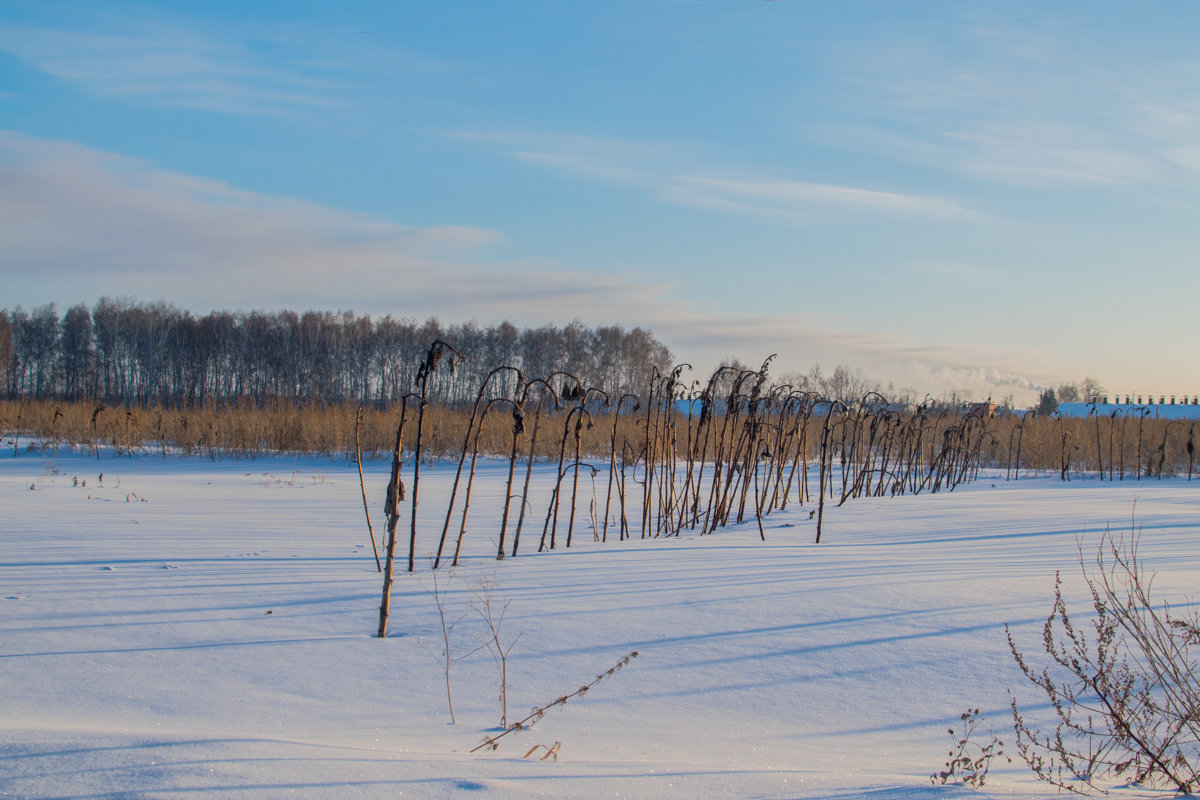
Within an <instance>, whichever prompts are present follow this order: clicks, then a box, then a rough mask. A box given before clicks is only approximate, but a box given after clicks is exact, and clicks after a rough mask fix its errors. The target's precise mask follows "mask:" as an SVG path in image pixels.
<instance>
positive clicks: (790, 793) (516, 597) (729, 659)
mask: <svg viewBox="0 0 1200 800" xmlns="http://www.w3.org/2000/svg"><path fill="white" fill-rule="evenodd" d="M366 466H367V472H368V491H369V497H370V498H371V511H372V519H373V522H374V524H375V530H376V536H377V537H380V536H381V535H382V529H383V520H382V514H381V512H380V505H381V503H380V502H378V500H379V499H380V498H382V497H383V493H384V487H385V484H386V481H387V474H386V473H387V466H386V464H383V463H374V464H368V465H366ZM101 472H103V482H101V481H100V479H99V474H100V473H101ZM452 475H453V467H452V466H446V465H439V466H437V467H435V468H434V469H433V470H432V471H426V472H424V473H423V474H422V486H421V501H422V502H421V506H420V507H421V508H422V510H423V512H424V513H423V516H422V526H421V530H420V535H419V540H418V552H419V553H422V554H425V553H429V552H431V551H432V550H433V549H434V547H435V546H436V538H437V535H438V534H439V533H440V531H441V527H442V520H443V519H444V515H445V505H444V503H445V500H444V497H445V491H446V489H447V487H448V484H449V480H450V478H451V477H452ZM545 477H546V476H545V470H542V471H541V474H540V479H541V480H542V481H543V483H544V482H545ZM76 479H77V480H78V481H79V482H80V485H75V481H76ZM503 479H504V468H503V466H502V465H500V464H499V463H496V462H489V463H487V464H484V465H482V466H481V469H480V477H479V478H478V482H477V486H476V488H475V494H474V497H473V499H472V510H471V516H470V524H469V526H468V533H467V538H466V544H465V550H466V552H467V557H466V558H465V559H464V563H463V564H462V565H461V566H460V567H459V568H458V569H457V570H455V571H454V573H455V574H456V575H457V576H459V577H457V578H452V577H451V573H450V572H447V571H442V572H440V573H439V576H440V577H439V581H440V583H441V585H442V586H443V587H448V588H449V594H448V597H447V602H448V605H449V614H450V616H451V617H457V616H459V615H461V614H463V613H466V612H468V611H469V608H468V597H469V593H468V591H467V586H466V584H467V583H473V584H478V582H479V581H480V580H481V579H483V578H487V577H489V576H492V575H493V574H494V576H495V580H496V582H497V583H498V584H499V585H500V587H501V588H500V589H498V590H497V595H496V597H497V599H498V600H503V601H505V602H507V603H509V606H508V609H507V617H506V619H505V621H504V623H503V626H504V627H503V628H502V631H503V632H504V633H505V634H506V635H507V636H515V635H516V634H518V633H519V634H521V636H520V638H519V640H517V642H516V644H515V645H514V646H513V648H512V656H511V661H510V663H509V698H510V714H511V716H512V717H513V718H517V717H520V716H523V715H524V714H525V713H527V709H529V708H531V707H533V706H535V705H542V704H545V703H547V702H549V701H551V700H553V699H554V698H556V697H558V696H560V695H562V694H566V693H568V692H571V691H574V690H575V689H576V688H578V687H579V686H581V685H583V684H584V683H586V682H588V681H589V680H591V679H592V678H594V677H595V676H596V675H598V674H599V673H601V672H603V671H605V670H607V669H608V668H609V667H611V666H613V665H614V664H616V663H617V661H618V660H619V659H621V658H622V657H623V656H624V655H625V654H627V653H629V652H630V651H633V650H636V651H637V652H638V654H639V655H638V657H637V658H636V659H635V660H633V661H632V663H630V664H629V665H628V666H627V667H626V668H624V669H623V670H621V671H619V672H617V673H616V674H615V675H613V676H612V677H609V678H606V679H605V680H603V681H601V682H600V683H599V684H598V685H597V686H596V687H595V688H593V689H592V690H591V691H590V692H589V693H588V694H587V696H586V697H583V698H579V699H575V700H572V701H571V702H569V703H568V704H567V705H566V706H564V707H561V708H555V709H552V710H550V711H549V712H548V713H547V715H546V717H545V719H543V720H542V721H541V722H540V723H538V724H537V726H536V727H534V728H533V729H532V730H528V731H522V732H520V733H515V734H512V735H510V736H507V737H505V738H504V739H502V740H501V741H500V746H499V749H498V750H496V751H494V752H481V753H476V754H472V753H471V752H470V751H471V749H472V748H474V747H475V746H476V745H477V744H479V742H480V741H481V739H482V738H483V737H484V736H485V735H488V734H492V735H494V734H495V733H497V732H498V728H497V727H496V726H497V725H498V723H499V708H498V703H497V699H496V696H497V691H496V671H495V666H494V664H493V663H492V661H491V660H490V658H489V657H488V655H487V654H486V652H477V653H475V654H474V655H471V656H470V657H469V658H466V659H465V660H463V661H462V662H460V663H458V664H457V665H456V666H455V667H454V671H453V673H452V680H453V690H454V701H455V710H456V713H457V719H458V722H457V724H450V721H449V716H448V714H447V709H446V699H445V694H444V685H443V681H442V673H441V665H440V663H439V661H438V660H437V659H436V658H435V657H433V656H431V655H430V653H429V652H427V650H426V648H425V647H423V646H422V645H423V644H424V645H426V646H427V647H428V649H429V650H432V651H433V652H434V653H437V652H438V648H439V646H440V642H439V639H438V636H439V630H440V629H439V623H438V615H437V611H436V608H435V606H434V603H433V599H432V595H431V594H430V592H429V591H428V588H427V587H430V586H431V578H432V574H431V572H430V571H429V568H428V565H427V564H426V563H424V562H423V561H422V563H421V564H419V569H418V571H417V572H416V573H415V574H412V575H410V574H407V573H404V572H401V571H398V574H397V580H396V584H395V590H394V594H393V606H392V619H391V623H390V631H391V637H390V638H388V639H383V640H381V639H376V638H374V636H373V634H374V632H375V630H376V626H377V620H378V606H379V598H380V585H381V581H380V576H379V574H378V573H377V572H376V568H375V562H374V559H373V558H372V556H371V545H370V540H369V538H368V535H367V529H366V525H365V522H364V519H363V512H362V501H361V497H360V494H359V485H358V476H357V472H356V469H355V467H354V465H353V464H350V463H347V462H344V461H339V462H333V461H328V460H320V459H314V458H292V457H272V458H267V459H258V460H253V461H219V462H213V461H210V460H208V459H201V458H188V457H182V456H178V457H169V458H168V459H166V460H165V461H164V460H161V459H158V458H155V457H152V456H143V457H135V458H124V457H117V456H114V455H112V454H104V455H103V457H102V458H101V459H99V460H97V459H95V458H86V457H83V456H81V455H78V454H59V455H58V456H57V457H54V456H52V455H50V454H43V453H41V452H24V451H23V452H21V453H20V454H19V455H17V456H13V455H12V451H11V449H10V450H8V451H7V452H5V453H4V454H3V455H0V508H3V517H2V519H3V522H2V523H0V698H2V704H3V711H2V712H0V796H4V797H38V798H51V797H72V798H80V797H86V798H126V797H128V798H177V797H198V796H203V797H221V798H250V797H253V798H275V797H328V798H358V797H367V798H370V797H381V798H382V797H387V798H395V797H422V798H424V797H433V798H439V797H471V798H474V797H490V798H505V797H539V796H545V797H579V798H592V797H595V798H599V797H664V798H693V797H733V798H861V797H866V798H878V799H880V800H882V799H883V798H906V799H909V800H912V799H914V798H916V799H922V800H923V799H924V798H948V797H953V798H959V797H994V798H1008V797H1053V796H1057V794H1056V792H1055V791H1054V790H1053V789H1052V787H1049V786H1045V785H1042V784H1039V783H1038V782H1036V781H1035V780H1034V779H1033V777H1032V776H1031V774H1030V773H1029V772H1028V770H1027V769H1026V768H1025V766H1024V765H1023V764H1021V763H1020V762H1019V760H1018V761H1016V762H1015V763H1012V764H1008V763H1006V762H1004V761H1002V760H1001V761H997V762H995V763H994V764H993V767H992V773H991V775H990V776H989V779H988V784H987V786H986V787H985V789H984V790H983V791H981V792H975V791H973V790H970V789H967V788H965V787H961V786H950V787H934V786H931V785H930V781H929V775H930V774H931V773H933V772H935V771H937V770H939V769H941V768H942V767H943V764H944V762H945V760H946V752H947V749H948V747H949V744H950V740H949V736H948V735H947V732H946V729H947V727H949V726H950V725H955V724H957V722H958V717H959V715H960V714H961V713H962V712H964V711H965V710H966V709H968V708H969V707H975V706H979V707H981V708H982V709H983V710H984V712H985V715H986V721H985V724H984V727H985V728H986V729H990V730H994V731H995V732H996V734H998V735H999V736H1000V738H1002V739H1004V740H1005V741H1009V742H1010V741H1011V739H1012V731H1011V725H1010V723H1009V717H1008V692H1009V690H1010V689H1012V690H1015V691H1016V692H1017V696H1018V698H1020V699H1021V700H1022V701H1023V703H1025V704H1027V705H1029V707H1030V708H1031V709H1032V711H1031V713H1033V714H1034V715H1035V716H1036V714H1037V713H1042V712H1044V711H1045V706H1044V703H1041V704H1039V703H1040V699H1039V698H1038V697H1037V696H1036V695H1035V694H1034V693H1033V689H1032V688H1030V687H1028V686H1027V685H1024V684H1023V683H1022V679H1021V677H1020V675H1019V673H1018V672H1017V670H1016V667H1015V665H1014V664H1013V661H1012V658H1011V657H1010V655H1009V653H1008V647H1007V644H1006V641H1005V637H1004V624H1005V623H1006V622H1007V623H1009V624H1010V625H1012V626H1013V627H1014V630H1015V632H1016V634H1017V636H1018V638H1019V640H1020V641H1021V642H1022V643H1023V644H1024V645H1025V646H1026V651H1027V652H1028V653H1030V654H1032V656H1033V657H1034V658H1035V660H1036V657H1037V655H1038V654H1039V653H1040V649H1039V642H1040V625H1041V623H1042V621H1043V620H1044V619H1045V617H1046V615H1047V613H1048V611H1049V607H1050V600H1051V592H1052V587H1053V580H1054V573H1055V570H1058V569H1061V570H1063V574H1064V577H1065V580H1066V588H1067V593H1068V597H1069V599H1070V600H1071V601H1073V603H1074V607H1075V608H1076V609H1077V610H1078V612H1079V613H1080V614H1082V613H1083V612H1084V611H1085V610H1086V608H1087V604H1086V602H1085V598H1086V595H1085V587H1084V586H1083V584H1082V581H1081V579H1080V577H1079V566H1078V553H1077V548H1078V547H1079V542H1080V540H1081V538H1082V547H1083V549H1084V551H1085V552H1088V551H1089V550H1092V551H1094V543H1095V542H1096V540H1097V539H1098V537H1099V534H1100V532H1101V531H1102V530H1103V528H1104V526H1105V524H1106V523H1109V522H1111V523H1113V526H1114V528H1118V529H1122V530H1127V529H1128V527H1129V520H1130V516H1131V513H1132V512H1133V510H1134V503H1135V500H1136V513H1137V517H1138V520H1139V522H1140V524H1141V525H1142V526H1143V528H1144V533H1143V538H1142V544H1141V554H1142V556H1143V558H1144V559H1145V561H1146V562H1147V564H1148V565H1149V566H1150V567H1152V568H1153V569H1156V570H1159V571H1160V574H1159V577H1158V579H1157V582H1156V584H1155V585H1156V587H1157V588H1158V590H1159V591H1160V592H1161V593H1162V596H1163V597H1164V598H1175V599H1179V598H1183V597H1186V596H1187V593H1188V592H1190V591H1192V590H1193V589H1194V586H1195V576H1196V574H1197V572H1196V570H1197V568H1198V567H1200V537H1198V536H1197V528H1198V526H1197V517H1198V514H1197V511H1198V510H1200V503H1198V500H1200V482H1197V483H1195V484H1189V483H1187V482H1186V481H1184V480H1182V479H1169V480H1162V481H1151V480H1142V481H1134V480H1125V481H1123V482H1122V481H1119V482H1116V483H1109V482H1101V481H1097V480H1075V481H1072V482H1070V483H1062V482H1060V481H1058V480H1057V479H1052V478H1049V477H1044V478H1037V477H1034V478H1028V479H1026V478H1022V479H1021V480H1020V481H1017V482H1005V481H1004V480H1003V475H1001V476H999V477H998V478H984V479H981V480H979V481H977V482H976V483H974V484H971V485H969V486H965V487H961V488H960V489H958V490H956V491H954V492H952V493H945V492H943V493H939V494H922V495H920V496H916V497H911V496H908V497H899V498H892V499H863V500H857V501H851V502H850V503H848V504H847V505H846V506H844V507H841V508H831V509H828V510H827V514H826V519H825V529H824V541H823V542H822V544H820V545H814V544H813V534H814V530H815V529H814V525H815V523H814V522H813V521H811V520H810V519H809V510H810V509H809V508H807V507H804V508H802V507H800V506H795V505H794V506H792V507H790V508H789V510H788V511H787V512H785V513H777V514H774V515H772V516H770V517H769V518H767V520H766V523H765V526H766V537H767V539H766V541H765V542H763V541H760V540H759V534H758V530H757V528H756V526H755V524H754V521H753V520H750V521H749V522H748V523H747V524H743V525H740V526H733V527H731V528H729V529H726V530H724V531H721V532H719V533H717V534H715V535H710V536H697V535H694V534H685V535H683V536H681V537H679V538H671V539H649V540H645V541H643V540H640V539H638V540H634V541H631V542H625V543H619V542H614V541H611V532H610V541H609V542H608V543H606V544H599V543H594V542H593V541H592V535H591V529H590V523H589V522H588V521H587V520H586V500H585V501H582V505H581V514H582V515H583V517H584V518H583V519H581V520H579V521H578V522H577V525H578V527H577V530H576V535H575V541H574V543H573V546H572V547H571V549H569V550H567V549H562V547H561V540H560V547H559V549H556V550H554V551H552V552H546V553H541V554H538V553H536V552H535V551H536V540H537V537H538V536H539V535H540V533H541V521H542V516H541V515H542V514H543V513H544V506H542V509H543V510H540V511H539V509H538V508H536V507H535V509H534V512H533V518H532V519H531V520H530V521H529V522H528V523H527V526H528V527H527V529H526V531H525V532H524V533H523V539H524V544H523V546H522V549H523V554H522V555H520V556H519V557H517V558H515V559H507V560H505V561H504V562H503V563H500V564H497V562H496V561H494V560H493V559H492V558H490V555H491V554H492V553H494V549H495V544H494V542H495V538H496V532H497V529H498V527H499V513H498V506H499V503H500V499H501V498H502V497H503V492H504V480H503ZM586 483H587V490H588V493H589V494H588V499H590V491H591V487H590V482H586ZM85 484H86V485H85ZM601 488H602V486H601ZM405 507H406V508H407V504H406V506H405ZM456 531H457V524H455V525H454V526H452V534H451V535H452V536H453V535H454V533H455V532H456ZM400 569H401V570H402V569H403V565H402V564H401V565H400ZM479 627H480V626H479V624H478V622H477V620H475V619H473V618H472V617H470V616H468V617H466V618H465V619H464V620H463V622H462V623H460V625H459V627H458V628H457V629H456V632H455V633H456V636H457V639H456V641H457V644H456V650H457V652H459V653H460V654H465V653H467V652H469V651H470V650H472V649H473V648H474V647H475V646H476V642H477V640H476V638H475V637H476V634H478V632H479ZM1038 663H1040V661H1039V662H1038ZM555 742H561V747H560V750H559V758H558V760H557V761H553V760H547V761H538V760H533V759H529V760H526V759H523V758H522V756H523V755H524V754H525V752H526V751H527V750H529V749H530V748H532V747H534V746H535V745H539V744H541V745H546V746H553V745H554V743H555ZM1008 749H1009V750H1010V751H1012V750H1013V748H1011V746H1010V747H1009V748H1008ZM1013 755H1014V756H1015V752H1014V753H1013ZM1115 796H1117V797H1145V796H1148V793H1146V792H1145V791H1141V790H1136V789H1131V788H1120V789H1118V790H1117V792H1116V793H1115Z"/></svg>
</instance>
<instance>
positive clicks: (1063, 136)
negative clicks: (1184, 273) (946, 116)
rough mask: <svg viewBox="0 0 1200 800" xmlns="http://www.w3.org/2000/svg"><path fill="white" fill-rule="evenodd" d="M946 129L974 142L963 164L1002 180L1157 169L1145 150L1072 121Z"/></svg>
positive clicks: (1122, 180) (1049, 183) (1028, 182)
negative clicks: (1112, 142)
mask: <svg viewBox="0 0 1200 800" xmlns="http://www.w3.org/2000/svg"><path fill="white" fill-rule="evenodd" d="M946 135H947V136H948V137H949V138H953V139H958V140H960V141H962V142H965V143H967V144H968V145H969V146H970V147H969V150H968V154H967V155H966V157H965V158H964V160H963V162H962V167H963V169H965V170H966V171H968V172H970V173H973V174H975V175H977V176H979V177H982V178H986V179H989V180H994V181H998V182H1003V183H1013V184H1018V185H1024V186H1042V187H1073V186H1080V185H1089V184H1091V185H1096V184H1111V185H1120V184H1131V183H1137V182H1141V181H1144V180H1147V179H1149V178H1150V177H1152V176H1154V174H1155V173H1156V172H1157V167H1156V165H1155V163H1154V161H1153V159H1151V158H1149V157H1148V156H1147V155H1146V154H1145V152H1144V151H1143V152H1137V151H1133V150H1130V149H1121V148H1118V147H1114V146H1110V145H1108V144H1107V143H1104V142H1100V141H1097V137H1096V135H1095V134H1093V133H1091V132H1090V131H1088V130H1086V129H1083V128H1080V127H1077V126H1073V125H1065V124H1052V123H1034V122H1028V123H1024V124H1020V123H1016V122H1012V121H1006V122H1004V123H993V124H991V125H988V126H983V127H981V128H980V129H978V130H974V131H961V132H957V133H948V134H946Z"/></svg>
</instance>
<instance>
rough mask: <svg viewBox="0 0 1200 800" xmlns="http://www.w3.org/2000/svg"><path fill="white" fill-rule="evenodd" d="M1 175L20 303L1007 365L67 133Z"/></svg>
mask: <svg viewBox="0 0 1200 800" xmlns="http://www.w3.org/2000/svg"><path fill="white" fill-rule="evenodd" d="M0 183H3V185H4V186H5V187H6V191H5V192H4V193H3V194H0V237H2V239H3V242H4V245H5V246H4V248H3V249H2V251H0V281H3V283H4V285H5V286H6V287H7V289H8V291H7V292H6V295H7V296H8V297H10V298H11V297H15V298H25V299H26V301H27V302H28V303H30V304H37V303H41V302H48V301H51V300H54V301H58V302H59V303H62V304H67V303H73V302H81V301H82V302H90V301H92V300H95V299H96V298H98V297H100V296H102V295H106V294H107V295H134V296H139V297H143V298H162V299H166V300H172V301H178V300H179V299H180V298H187V304H188V306H189V307H192V308H195V309H196V310H198V311H199V310H203V309H205V308H284V307H289V308H323V309H332V308H347V309H355V310H357V311H359V312H364V313H372V314H385V313H390V314H393V315H397V316H406V317H413V318H418V319H423V318H426V317H429V316H440V317H443V318H445V319H449V320H453V321H466V320H470V319H475V320H479V321H481V322H497V321H500V320H503V319H509V320H511V321H513V322H515V323H517V324H521V325H539V324H543V323H545V322H555V323H559V324H562V323H565V322H567V321H569V319H568V318H569V317H575V316H577V315H578V316H580V317H581V318H582V319H583V321H584V322H585V323H588V324H621V325H625V326H628V327H632V326H642V327H649V328H651V329H653V330H654V331H655V332H656V333H657V334H658V336H659V337H660V338H662V339H663V340H664V341H665V342H667V343H668V344H669V346H671V347H672V348H674V350H675V352H676V354H677V356H678V357H679V358H680V359H681V360H687V361H690V362H691V363H693V364H694V365H695V366H696V368H697V370H698V371H699V372H703V371H705V370H708V369H710V368H711V367H712V366H714V365H715V364H716V363H718V362H719V361H720V360H721V359H723V358H727V357H730V356H737V357H741V358H748V359H750V360H756V359H761V358H763V357H765V356H766V355H769V354H770V353H771V352H779V353H780V354H781V355H780V359H779V360H778V362H777V369H778V370H780V371H786V370H804V369H807V368H808V367H809V366H811V364H812V363H813V362H817V361H822V362H824V363H825V364H827V365H828V364H835V363H847V364H851V365H854V366H858V367H861V368H863V369H865V370H866V371H867V372H868V373H869V374H871V375H873V376H878V377H881V378H883V379H885V380H887V379H892V380H894V381H895V382H896V384H897V386H910V385H911V386H912V388H914V389H921V390H922V391H935V392H936V391H939V390H940V389H941V388H952V389H963V388H967V387H966V386H965V385H960V384H959V383H956V382H957V381H972V382H974V383H973V384H972V386H971V388H973V389H975V390H977V391H983V392H985V393H986V392H987V391H988V386H987V385H988V384H989V382H991V383H996V382H997V381H999V380H1000V376H1002V375H1003V372H1004V371H1003V368H1002V367H1001V366H999V365H998V366H995V367H994V368H993V369H992V371H991V372H988V371H987V370H983V371H980V370H979V369H978V368H977V367H975V366H974V365H973V363H972V362H978V360H979V357H980V354H969V353H960V352H954V351H952V350H950V349H947V348H942V347H935V348H926V349H921V350H918V349H917V348H915V347H913V346H912V345H911V344H910V343H905V342H904V341H903V339H902V338H900V337H897V336H895V335H882V334H863V333H854V332H852V331H847V330H846V328H845V326H844V325H843V324H841V323H839V321H838V319H837V318H834V317H829V316H823V315H820V314H813V313H809V314H796V315H788V316H782V315H774V316H771V315H736V314H731V313H728V312H725V311H723V310H722V309H720V308H704V307H700V306H697V305H695V304H691V303H688V302H684V301H681V300H680V299H679V298H678V297H677V296H676V294H675V293H674V291H673V287H671V286H669V285H666V284H654V283H648V282H646V281H644V280H641V279H638V278H635V277H632V276H621V275H615V276H613V275H597V274H593V273H585V272H574V271H571V270H568V269H563V268H562V267H561V266H559V265H539V264H537V263H534V262H529V261H524V260H517V259H504V260H500V259H497V258H489V254H490V253H493V251H496V250H499V249H502V248H503V247H505V246H506V239H505V237H504V236H503V235H502V234H501V233H499V232H497V231H493V230H488V229H483V228H475V227H469V226H457V225H440V226H432V227H425V228H413V227H406V226H402V225H397V224H395V223H393V222H391V221H389V220H386V219H382V218H380V217H376V216H371V215H365V214H356V213H350V212H346V211H342V210H339V209H334V208H328V207H324V206H320V205H316V204H313V203H308V202H304V201H300V200H295V199H291V198H284V197H271V196H266V195H262V194H258V193H254V192H249V191H246V190H243V189H239V188H237V187H234V186H231V185H228V184H225V183H221V182H218V181H211V180H206V179H203V178H197V177H193V176H188V175H181V174H179V173H175V172H169V171H165V170H160V169H155V168H154V167H153V166H152V165H149V164H147V163H145V162H142V161H139V160H137V159H132V158H128V157H125V156H121V155H116V154H113V153H107V152H103V151H98V150H94V149H90V148H87V147H83V146H80V145H77V144H72V143H67V142H57V141H47V140H41V139H34V138H31V137H27V136H23V135H20V134H13V133H0ZM47 292H50V293H51V294H49V295H47V294H46V293H47ZM580 312H582V313H580ZM985 355H986V357H985V358H984V362H985V363H989V364H992V363H998V362H999V360H1000V359H1001V358H1002V354H999V353H997V354H985ZM911 376H921V377H922V382H921V383H920V384H914V381H913V380H906V378H907V377H911ZM925 377H927V378H928V383H925V382H924V378H925ZM1006 380H1007V379H1006ZM1009 383H1011V384H1012V385H1014V386H1016V385H1019V383H1020V381H1019V380H1017V379H1013V380H1012V381H1009Z"/></svg>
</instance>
